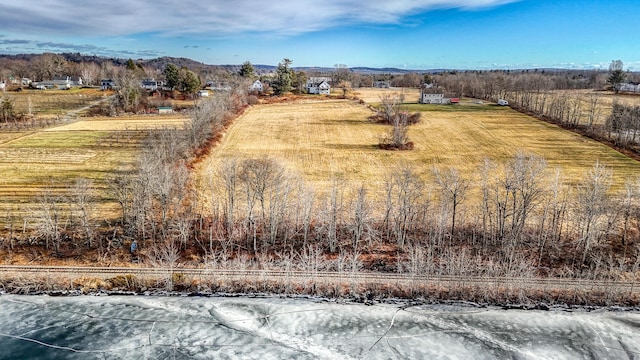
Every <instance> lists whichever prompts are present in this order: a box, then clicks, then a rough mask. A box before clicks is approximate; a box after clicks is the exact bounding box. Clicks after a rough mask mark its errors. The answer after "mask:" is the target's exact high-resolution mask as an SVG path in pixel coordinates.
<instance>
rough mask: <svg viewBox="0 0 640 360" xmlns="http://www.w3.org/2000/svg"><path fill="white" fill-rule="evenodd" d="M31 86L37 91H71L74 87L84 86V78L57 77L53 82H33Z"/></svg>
mask: <svg viewBox="0 0 640 360" xmlns="http://www.w3.org/2000/svg"><path fill="white" fill-rule="evenodd" d="M30 85H31V86H32V87H34V88H37V89H42V88H47V89H60V90H67V89H71V88H72V87H74V86H82V78H81V77H69V76H64V77H55V78H53V80H44V81H38V82H35V81H34V82H31V83H30Z"/></svg>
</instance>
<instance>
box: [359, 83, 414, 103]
mask: <svg viewBox="0 0 640 360" xmlns="http://www.w3.org/2000/svg"><path fill="white" fill-rule="evenodd" d="M353 92H354V95H356V96H357V97H358V98H359V99H362V100H364V101H365V102H366V103H368V104H375V103H379V102H380V96H382V95H384V94H404V96H405V99H404V100H405V102H408V103H411V102H416V103H417V102H418V99H419V98H420V89H417V88H416V89H412V88H389V89H377V88H369V87H367V88H357V89H353Z"/></svg>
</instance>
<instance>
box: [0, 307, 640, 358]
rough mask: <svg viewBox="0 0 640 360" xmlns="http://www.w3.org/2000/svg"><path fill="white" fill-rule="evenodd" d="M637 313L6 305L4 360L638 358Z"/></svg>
mask: <svg viewBox="0 0 640 360" xmlns="http://www.w3.org/2000/svg"><path fill="white" fill-rule="evenodd" d="M638 358H640V314H639V313H637V312H614V311H605V310H598V311H592V312H585V311H572V312H568V311H560V310H552V311H538V310H535V311H534V310H530V311H524V310H501V309H495V308H494V309H492V308H474V307H464V306H449V305H447V306H444V305H420V306H402V305H391V304H377V305H371V306H367V305H362V304H338V303H334V302H329V301H322V300H305V299H280V298H245V297H238V298H222V297H211V298H205V297H144V296H108V297H107V296H80V297H49V296H13V295H2V296H0V359H261V360H267V359H638Z"/></svg>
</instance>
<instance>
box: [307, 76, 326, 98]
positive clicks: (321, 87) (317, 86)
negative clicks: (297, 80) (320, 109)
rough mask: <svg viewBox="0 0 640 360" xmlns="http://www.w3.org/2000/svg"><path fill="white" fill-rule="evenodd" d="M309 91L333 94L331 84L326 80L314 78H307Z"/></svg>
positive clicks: (310, 92) (311, 92)
mask: <svg viewBox="0 0 640 360" xmlns="http://www.w3.org/2000/svg"><path fill="white" fill-rule="evenodd" d="M306 88H307V93H309V94H321V95H329V94H331V85H329V83H328V82H327V81H326V80H320V81H313V79H309V80H307V86H306Z"/></svg>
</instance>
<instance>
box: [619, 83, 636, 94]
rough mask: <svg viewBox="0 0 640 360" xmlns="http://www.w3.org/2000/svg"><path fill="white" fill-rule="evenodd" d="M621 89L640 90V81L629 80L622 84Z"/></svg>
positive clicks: (628, 90)
mask: <svg viewBox="0 0 640 360" xmlns="http://www.w3.org/2000/svg"><path fill="white" fill-rule="evenodd" d="M620 91H627V92H640V83H636V82H627V83H622V84H620Z"/></svg>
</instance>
